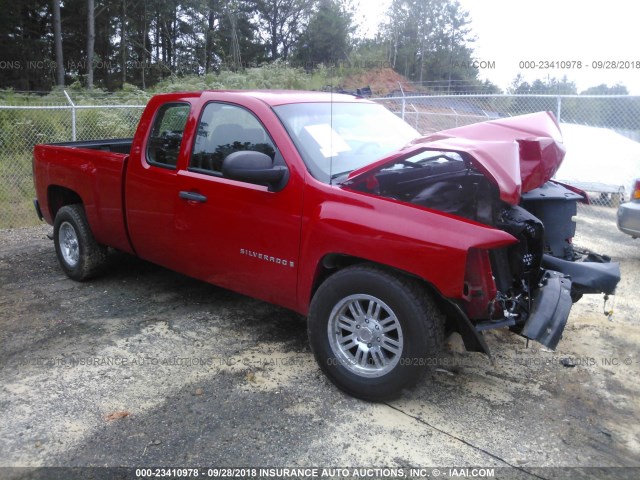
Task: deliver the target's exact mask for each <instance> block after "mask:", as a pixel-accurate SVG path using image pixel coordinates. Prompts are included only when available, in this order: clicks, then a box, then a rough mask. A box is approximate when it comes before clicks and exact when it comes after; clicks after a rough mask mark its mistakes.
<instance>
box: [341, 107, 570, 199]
mask: <svg viewBox="0 0 640 480" xmlns="http://www.w3.org/2000/svg"><path fill="white" fill-rule="evenodd" d="M424 150H450V151H456V152H461V153H465V154H467V155H469V156H470V157H471V159H472V163H473V165H474V167H476V168H477V169H478V170H479V171H481V172H482V173H483V174H484V175H485V176H487V177H488V178H489V179H490V180H492V181H493V182H494V183H495V184H496V185H497V186H498V189H499V190H500V198H501V199H502V200H503V201H505V202H507V203H509V204H512V205H517V204H518V203H519V202H520V196H521V195H522V193H524V192H528V191H530V190H533V189H535V188H538V187H540V186H542V185H543V184H545V183H546V182H547V181H549V180H550V179H551V178H552V177H553V175H554V174H555V173H556V171H557V170H558V168H559V167H560V164H561V163H562V159H563V158H564V154H565V148H564V146H563V144H562V134H561V132H560V127H559V126H558V123H557V121H556V119H555V117H554V115H553V114H552V113H551V112H539V113H532V114H528V115H521V116H518V117H510V118H501V119H498V120H490V121H487V122H482V123H475V124H472V125H467V126H464V127H457V128H452V129H449V130H442V131H440V132H437V133H434V134H431V135H428V136H424V137H420V138H417V139H416V140H414V141H413V142H411V143H410V144H409V145H407V146H406V147H404V148H403V149H402V150H399V151H398V152H395V153H393V154H391V155H389V156H387V157H385V158H383V159H381V160H379V161H377V162H374V163H372V164H370V165H366V166H365V167H363V168H360V169H358V170H355V171H353V172H351V174H350V175H349V178H348V180H347V181H348V182H350V183H351V182H352V181H354V180H356V179H357V178H362V177H364V176H365V175H367V174H370V173H372V172H377V171H379V170H381V169H383V168H385V166H387V165H390V164H393V163H395V162H397V161H399V160H402V159H404V158H410V157H412V156H413V155H416V154H417V153H419V152H421V151H424Z"/></svg>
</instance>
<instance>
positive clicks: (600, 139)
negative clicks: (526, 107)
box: [555, 123, 640, 208]
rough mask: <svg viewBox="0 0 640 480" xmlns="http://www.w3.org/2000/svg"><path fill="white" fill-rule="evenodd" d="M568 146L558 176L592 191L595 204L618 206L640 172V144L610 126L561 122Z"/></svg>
mask: <svg viewBox="0 0 640 480" xmlns="http://www.w3.org/2000/svg"><path fill="white" fill-rule="evenodd" d="M560 129H561V131H562V137H563V143H564V145H565V148H566V149H567V154H566V155H565V158H564V161H563V163H562V165H561V166H560V168H559V169H558V171H557V172H556V175H555V179H556V180H558V181H561V182H563V183H566V184H568V185H571V186H574V187H576V188H579V189H580V190H583V191H585V192H587V193H588V194H590V195H589V196H590V199H591V200H592V202H593V203H594V204H596V205H607V206H611V207H614V208H617V207H618V206H619V205H620V203H622V202H623V201H625V200H626V199H628V198H629V193H630V192H632V191H633V188H634V186H633V185H630V179H633V178H636V177H637V175H638V172H640V143H638V142H636V141H634V140H631V139H630V138H627V137H625V136H624V135H621V134H620V133H618V132H616V131H614V130H610V129H608V128H600V127H590V126H587V125H577V124H573V123H561V124H560Z"/></svg>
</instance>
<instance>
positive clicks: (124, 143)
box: [48, 138, 133, 155]
mask: <svg viewBox="0 0 640 480" xmlns="http://www.w3.org/2000/svg"><path fill="white" fill-rule="evenodd" d="M132 143H133V138H115V139H109V140H83V141H80V142H60V143H49V144H48V145H52V146H57V147H72V148H84V149H88V150H101V151H103V152H113V153H124V154H127V155H128V154H129V152H130V151H131V144H132Z"/></svg>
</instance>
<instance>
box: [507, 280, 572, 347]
mask: <svg viewBox="0 0 640 480" xmlns="http://www.w3.org/2000/svg"><path fill="white" fill-rule="evenodd" d="M540 284H541V285H542V286H541V287H540V288H539V289H538V292H537V294H536V296H535V298H534V299H533V304H532V306H531V312H530V314H529V318H528V319H527V321H526V323H525V324H524V327H523V328H522V331H521V332H520V334H521V335H523V336H525V337H527V338H530V339H531V340H535V341H537V342H540V343H541V344H543V345H544V346H545V347H547V348H550V349H552V350H554V349H555V348H556V346H557V345H558V342H559V341H560V339H561V338H562V332H563V331H564V327H565V325H566V324H567V319H568V318H569V312H570V311H571V304H572V302H571V280H570V278H569V277H567V276H565V275H564V274H562V273H559V272H554V271H551V270H547V271H546V272H545V274H544V275H543V277H542V279H541V280H540Z"/></svg>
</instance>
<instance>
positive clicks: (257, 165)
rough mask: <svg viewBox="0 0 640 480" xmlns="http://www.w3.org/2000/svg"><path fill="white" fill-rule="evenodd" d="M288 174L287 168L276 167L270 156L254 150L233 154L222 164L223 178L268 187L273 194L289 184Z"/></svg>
mask: <svg viewBox="0 0 640 480" xmlns="http://www.w3.org/2000/svg"><path fill="white" fill-rule="evenodd" d="M287 173H288V171H287V168H286V167H283V166H274V165H273V160H271V157H270V156H269V155H266V154H264V153H262V152H255V151H253V150H240V151H238V152H233V153H232V154H230V155H227V156H226V157H225V159H224V161H223V162H222V176H223V177H225V178H230V179H232V180H240V181H242V182H249V183H257V184H258V185H266V186H267V187H269V191H271V192H277V191H279V190H282V189H283V188H284V186H285V185H286V183H287V177H288V175H287Z"/></svg>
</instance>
